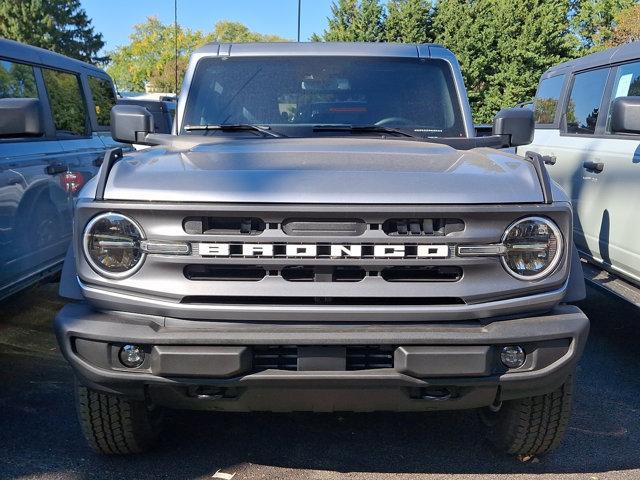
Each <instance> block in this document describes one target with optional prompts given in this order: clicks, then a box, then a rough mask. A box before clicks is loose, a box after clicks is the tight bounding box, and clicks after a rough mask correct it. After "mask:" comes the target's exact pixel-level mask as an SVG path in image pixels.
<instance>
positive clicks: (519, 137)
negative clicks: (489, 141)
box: [493, 108, 536, 147]
mask: <svg viewBox="0 0 640 480" xmlns="http://www.w3.org/2000/svg"><path fill="white" fill-rule="evenodd" d="M535 128H536V126H535V120H534V117H533V111H532V110H529V109H526V108H503V109H502V110H500V111H499V112H498V113H497V114H496V117H495V119H494V120H493V134H494V135H500V136H501V137H502V138H503V139H504V141H505V146H506V147H518V146H520V145H528V144H529V143H531V142H532V141H533V134H534V132H535Z"/></svg>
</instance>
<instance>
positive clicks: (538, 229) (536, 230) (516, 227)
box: [502, 217, 562, 280]
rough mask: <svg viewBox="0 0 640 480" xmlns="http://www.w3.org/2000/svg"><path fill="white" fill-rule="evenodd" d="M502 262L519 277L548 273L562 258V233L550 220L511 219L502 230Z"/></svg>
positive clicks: (540, 275)
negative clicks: (503, 248)
mask: <svg viewBox="0 0 640 480" xmlns="http://www.w3.org/2000/svg"><path fill="white" fill-rule="evenodd" d="M502 243H503V245H504V246H505V253H504V255H503V256H502V263H503V265H504V266H505V268H506V270H507V271H508V272H509V273H510V274H511V275H513V276H514V277H516V278H518V279H520V280H538V279H540V278H542V277H545V276H547V275H549V274H550V273H551V272H553V270H554V269H555V268H556V266H557V265H558V263H559V262H560V259H561V258H562V235H561V233H560V229H559V228H558V227H557V226H556V224H555V223H553V222H552V221H551V220H548V219H546V218H542V217H528V218H523V219H522V220H518V221H517V222H515V223H513V224H512V225H511V226H510V227H509V228H507V231H506V232H505V234H504V237H503V238H502Z"/></svg>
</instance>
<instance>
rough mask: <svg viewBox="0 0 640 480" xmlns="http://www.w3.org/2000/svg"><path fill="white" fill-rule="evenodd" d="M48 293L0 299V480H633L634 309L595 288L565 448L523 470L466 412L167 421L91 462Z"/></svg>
mask: <svg viewBox="0 0 640 480" xmlns="http://www.w3.org/2000/svg"><path fill="white" fill-rule="evenodd" d="M56 292H57V285H56V284H47V285H41V286H39V287H34V288H32V289H30V290H28V291H27V292H24V293H22V294H19V295H17V296H14V297H13V298H11V299H10V300H9V301H6V302H4V303H0V479H14V478H20V479H32V478H33V479H35V478H37V479H85V478H87V479H88V478H114V479H115V478H118V479H120V478H127V479H140V478H154V479H159V478H194V479H195V478H216V476H215V474H216V472H218V471H221V472H222V473H226V474H235V476H234V477H233V478H234V479H237V480H240V479H249V478H251V479H253V478H264V479H280V478H282V479H334V478H349V479H376V480H378V479H390V478H393V479H396V478H399V479H405V478H410V479H414V478H415V479H479V478H501V479H502V478H504V479H547V478H548V479H552V478H553V479H556V478H560V479H586V480H600V479H622V478H624V479H640V375H639V373H638V372H640V350H639V348H638V345H639V344H640V311H638V310H637V309H635V308H633V307H630V306H628V305H627V304H625V303H623V302H622V301H619V300H616V299H614V298H610V297H608V296H606V295H604V294H603V293H600V292H599V291H596V290H589V292H588V293H589V299H588V300H587V301H585V302H583V303H582V304H581V307H582V308H583V309H584V310H585V312H586V313H587V315H589V317H590V318H591V321H592V330H591V336H590V339H589V343H588V345H587V350H586V352H585V356H584V358H583V360H582V362H581V364H580V367H579V371H578V381H577V392H576V402H575V409H574V416H573V420H572V422H571V425H570V428H569V431H568V435H567V438H566V440H565V442H564V444H563V446H562V447H561V448H560V449H559V450H558V451H556V452H554V453H552V454H550V455H548V456H546V457H542V458H539V459H538V458H537V459H534V460H533V461H529V462H527V463H523V462H519V461H517V460H514V459H512V458H509V457H506V456H503V455H500V454H498V453H496V452H494V451H493V450H491V449H490V448H489V447H488V446H487V445H486V443H484V441H483V438H482V433H481V428H480V425H479V422H478V421H477V420H476V417H475V415H474V413H473V412H466V413H429V414H389V413H380V414H207V413H193V412H185V413H182V412H179V413H176V414H175V416H174V418H173V422H172V424H171V426H170V427H169V428H168V430H167V431H166V433H165V435H164V437H163V440H162V441H161V443H160V445H159V447H158V449H157V450H156V451H155V452H154V453H151V454H146V455H140V456H134V457H120V458H118V457H102V456H99V455H96V454H94V453H92V452H91V451H90V450H89V449H88V447H86V446H85V444H84V442H83V440H82V438H81V434H80V431H79V427H78V424H77V422H76V420H75V411H74V405H73V396H72V385H73V377H72V373H71V370H70V369H69V367H68V366H67V365H66V363H65V362H64V360H63V359H62V357H61V356H60V354H59V352H58V350H57V347H56V343H55V338H54V336H53V333H52V331H51V320H52V318H53V315H54V313H55V311H56V310H57V309H58V308H59V307H60V306H61V305H62V304H63V301H62V300H60V299H58V298H57V294H56ZM217 478H224V477H223V476H221V475H218V477H217ZM227 478H228V477H227Z"/></svg>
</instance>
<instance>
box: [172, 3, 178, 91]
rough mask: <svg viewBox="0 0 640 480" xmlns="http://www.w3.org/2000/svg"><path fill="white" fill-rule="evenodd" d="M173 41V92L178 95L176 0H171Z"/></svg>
mask: <svg viewBox="0 0 640 480" xmlns="http://www.w3.org/2000/svg"><path fill="white" fill-rule="evenodd" d="M173 37H174V38H173V41H174V47H175V54H176V64H175V84H174V85H175V93H176V97H177V96H178V0H173Z"/></svg>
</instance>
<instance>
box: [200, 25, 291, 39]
mask: <svg viewBox="0 0 640 480" xmlns="http://www.w3.org/2000/svg"><path fill="white" fill-rule="evenodd" d="M205 38H206V41H208V42H287V41H288V40H287V39H286V38H282V37H279V36H278V35H268V34H263V33H258V32H253V31H251V30H249V27H247V26H246V25H244V24H243V23H240V22H232V21H230V20H220V21H219V22H217V23H216V24H215V26H214V28H213V32H211V33H210V34H208V35H206V36H205Z"/></svg>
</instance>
